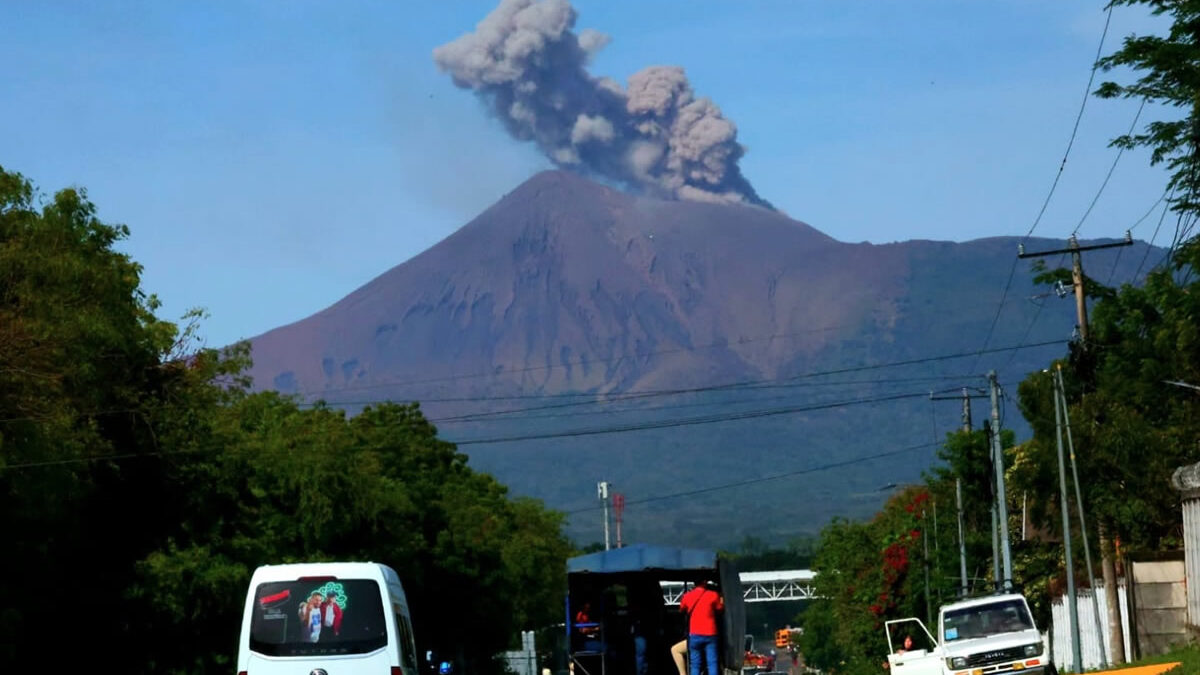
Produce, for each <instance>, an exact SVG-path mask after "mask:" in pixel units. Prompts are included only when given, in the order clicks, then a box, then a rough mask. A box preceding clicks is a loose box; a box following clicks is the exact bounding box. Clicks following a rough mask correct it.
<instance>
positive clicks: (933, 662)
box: [887, 593, 1058, 675]
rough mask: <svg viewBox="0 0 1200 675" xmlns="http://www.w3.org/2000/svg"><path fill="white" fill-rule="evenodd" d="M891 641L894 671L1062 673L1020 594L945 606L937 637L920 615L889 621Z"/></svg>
mask: <svg viewBox="0 0 1200 675" xmlns="http://www.w3.org/2000/svg"><path fill="white" fill-rule="evenodd" d="M918 629H919V632H918ZM906 637H911V638H912V640H913V642H912V643H910V645H909V648H907V649H906V648H905V638H906ZM887 639H888V669H889V670H890V671H891V673H892V675H999V674H1003V673H1022V674H1023V675H1024V674H1026V673H1027V674H1028V675H1043V674H1044V675H1058V670H1057V669H1056V668H1055V667H1054V663H1053V661H1052V660H1051V658H1050V655H1049V654H1046V653H1045V647H1044V645H1043V644H1042V636H1041V633H1040V632H1039V631H1038V629H1037V626H1036V625H1034V621H1033V615H1032V614H1030V612H1029V604H1028V603H1027V602H1026V601H1025V596H1023V595H1020V594H1018V593H1005V594H997V595H989V596H986V597H982V598H974V599H970V600H962V601H960V602H955V603H951V604H948V605H943V606H942V608H941V609H940V610H938V625H937V638H936V639H934V637H933V636H932V635H930V634H929V630H928V629H926V628H925V624H923V623H922V622H921V621H920V619H916V618H911V619H899V620H895V621H888V622H887Z"/></svg>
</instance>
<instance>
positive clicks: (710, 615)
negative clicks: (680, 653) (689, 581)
mask: <svg viewBox="0 0 1200 675" xmlns="http://www.w3.org/2000/svg"><path fill="white" fill-rule="evenodd" d="M679 609H680V611H682V612H683V613H684V615H685V616H687V618H688V666H689V670H690V671H691V675H700V659H701V658H703V659H704V662H705V663H706V664H707V665H708V675H719V672H720V668H719V666H718V665H717V615H718V614H719V613H720V612H722V611H724V610H725V599H724V598H722V597H721V594H720V593H717V592H716V591H715V590H713V589H712V588H710V587H709V586H708V584H707V583H700V584H697V585H696V587H695V588H693V589H692V590H690V591H688V592H687V593H684V594H683V597H682V598H680V599H679Z"/></svg>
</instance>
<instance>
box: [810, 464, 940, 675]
mask: <svg viewBox="0 0 1200 675" xmlns="http://www.w3.org/2000/svg"><path fill="white" fill-rule="evenodd" d="M929 499H930V493H929V491H928V489H927V488H925V487H924V486H911V487H907V488H904V489H902V490H900V491H898V492H897V493H896V494H894V495H892V497H891V498H890V499H889V500H888V501H887V503H885V504H884V507H883V509H882V510H881V511H880V512H879V513H878V514H876V515H875V517H874V518H872V519H871V520H870V521H868V522H865V523H854V522H850V521H846V520H835V521H834V522H833V523H832V524H830V525H829V527H827V528H826V529H825V530H824V531H823V532H822V533H821V544H820V548H819V549H818V552H817V557H816V560H815V562H814V567H815V568H816V570H817V571H818V575H817V591H818V593H819V594H820V595H821V596H822V598H823V599H822V600H820V601H818V602H817V603H814V605H813V607H811V608H810V609H809V610H808V614H811V617H812V621H813V622H814V623H820V624H821V625H823V626H832V627H833V628H832V631H833V635H829V634H828V631H822V634H821V635H816V634H813V635H811V636H810V634H809V631H806V632H805V637H806V638H809V639H811V641H813V643H814V645H813V646H814V647H816V646H817V644H816V643H817V642H818V641H829V640H830V639H832V641H833V642H834V643H836V646H837V648H836V649H833V650H831V649H829V648H828V646H825V647H823V651H825V652H829V653H832V654H836V657H837V660H838V662H837V663H825V664H816V663H814V664H813V665H815V666H817V667H824V668H825V669H833V670H835V671H836V672H867V671H871V672H876V671H878V670H879V665H880V663H881V662H882V661H883V659H884V655H885V654H886V652H887V637H886V635H885V634H884V622H885V621H888V620H890V619H898V618H904V617H908V616H923V615H924V606H925V601H924V597H923V595H922V591H923V588H922V587H921V583H922V575H921V573H920V572H921V565H922V548H921V537H922V533H923V530H924V518H925V515H926V513H927V507H928V502H929ZM808 614H806V616H808ZM808 622H809V619H807V618H806V624H807V623H808ZM806 653H807V652H806Z"/></svg>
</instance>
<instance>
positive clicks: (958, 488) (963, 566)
mask: <svg viewBox="0 0 1200 675" xmlns="http://www.w3.org/2000/svg"><path fill="white" fill-rule="evenodd" d="M977 391H978V390H977ZM929 398H930V400H932V401H942V400H951V399H956V398H958V397H957V396H934V395H933V394H932V393H930V395H929ZM972 398H985V396H983V395H975V396H972V395H971V394H970V393H968V391H967V388H966V387H963V389H962V431H963V433H966V434H969V433H971V399H972ZM954 505H955V507H956V508H957V509H958V567H959V576H960V577H961V578H960V580H959V595H960V596H962V597H966V596H967V593H968V592H969V591H970V589H969V586H968V582H967V540H966V535H965V531H966V527H965V525H964V521H963V518H964V515H963V503H962V477H961V476H955V477H954ZM935 506H936V504H935ZM934 513H935V515H936V511H935V512H934ZM997 559H999V558H997ZM999 577H1000V575H999V574H998V573H997V575H996V578H997V579H999Z"/></svg>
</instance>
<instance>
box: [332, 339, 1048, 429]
mask: <svg viewBox="0 0 1200 675" xmlns="http://www.w3.org/2000/svg"><path fill="white" fill-rule="evenodd" d="M1065 342H1066V341H1065V340H1047V341H1045V342H1036V343H1031V344H1018V345H1015V346H1009V347H994V348H992V349H987V350H978V351H969V352H959V353H954V354H942V355H937V356H925V357H920V358H914V359H907V360H903V361H892V362H887V363H879V364H869V365H860V366H848V367H845V368H835V369H832V370H824V371H812V372H808V373H802V374H800V375H794V376H791V377H786V378H775V379H762V380H742V381H738V382H727V383H724V384H714V385H704V386H699V387H686V388H680V389H663V390H656V391H649V392H628V393H624V394H617V395H614V396H613V397H611V400H631V399H642V398H653V397H657V396H674V395H679V394H695V393H702V392H712V391H726V390H738V389H743V390H744V389H768V388H776V387H789V386H796V385H795V384H783V383H794V382H797V381H799V380H804V379H810V378H815V377H823V376H827V375H844V374H849V373H857V372H865V371H870V370H880V369H884V368H898V367H902V366H912V365H921V364H926V363H934V362H938V361H948V360H953V359H959V358H966V357H971V356H977V355H978V354H988V353H995V352H1005V351H1010V350H1018V349H1030V348H1035V347H1045V346H1048V345H1054V344H1063V343H1065ZM959 377H962V376H958V375H956V376H954V377H953V378H951V379H958V378H959ZM968 377H969V376H968ZM939 379H940V378H939ZM389 402H392V401H391V399H381V400H374V401H358V402H356V403H357V404H371V403H389ZM601 402H604V401H597V402H596V403H601ZM590 404H593V402H592V401H572V402H567V403H558V404H551V405H547V406H533V407H527V408H517V409H512V410H510V411H508V412H524V411H527V410H528V411H533V410H548V409H554V408H567V407H574V406H578V405H590ZM342 405H351V404H349V403H342ZM486 414H489V413H477V415H486Z"/></svg>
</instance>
